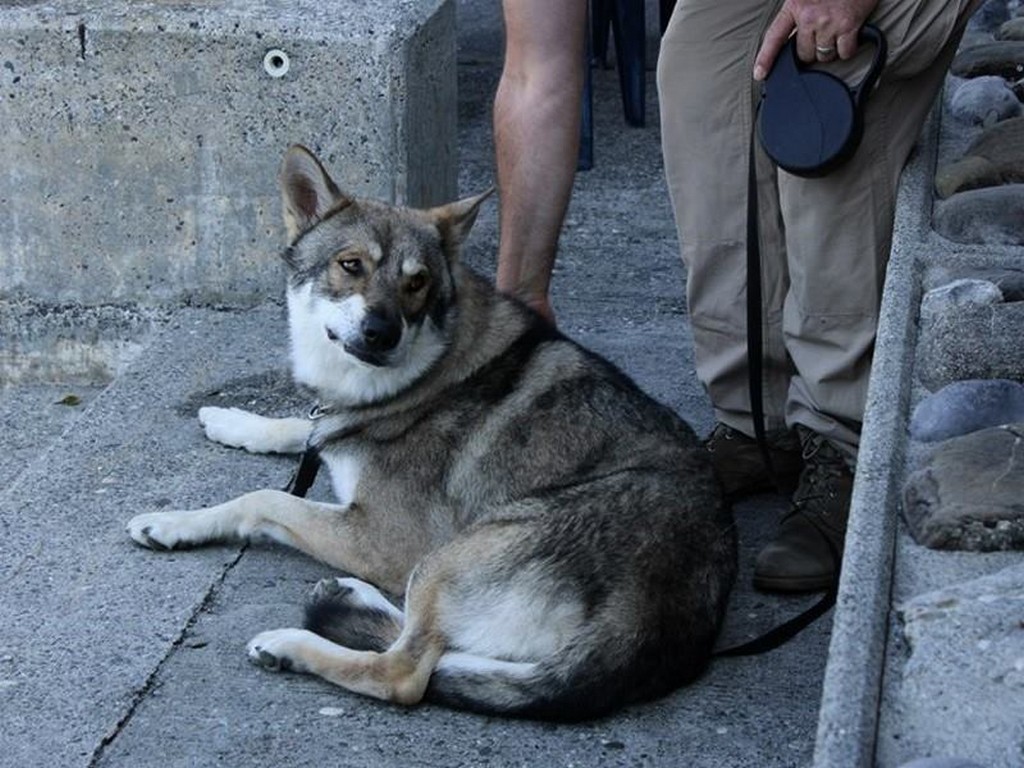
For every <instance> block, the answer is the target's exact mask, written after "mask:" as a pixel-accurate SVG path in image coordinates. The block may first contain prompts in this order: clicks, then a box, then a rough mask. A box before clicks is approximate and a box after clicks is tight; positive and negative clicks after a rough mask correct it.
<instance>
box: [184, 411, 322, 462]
mask: <svg viewBox="0 0 1024 768" xmlns="http://www.w3.org/2000/svg"><path fill="white" fill-rule="evenodd" d="M199 423H200V424H201V425H202V426H203V431H205V432H206V436H207V438H209V439H210V440H213V441H214V442H215V443H220V444H221V445H227V446H229V447H231V448H244V449H245V450H247V451H248V452H249V453H301V452H302V451H303V450H304V449H305V447H306V439H307V438H308V437H309V432H310V430H311V429H312V425H311V424H310V422H309V421H308V420H307V419H271V418H268V417H266V416H260V415H259V414H256V413H250V412H249V411H243V410H242V409H241V408H218V407H216V406H206V407H204V408H200V409H199Z"/></svg>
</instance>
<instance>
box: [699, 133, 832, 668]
mask: <svg viewBox="0 0 1024 768" xmlns="http://www.w3.org/2000/svg"><path fill="white" fill-rule="evenodd" d="M755 135H756V131H751V136H750V159H749V162H748V170H747V370H748V374H749V378H748V381H749V386H750V415H751V418H752V419H753V422H754V437H755V438H756V439H757V445H758V447H759V448H760V449H761V457H762V459H763V460H764V465H765V467H766V468H767V470H768V473H769V474H770V475H771V476H772V477H773V478H776V480H775V484H776V486H778V479H777V477H776V474H775V468H774V466H773V465H772V457H771V451H770V450H769V448H768V439H767V437H766V435H765V425H764V385H763V381H764V346H763V345H764V334H763V329H762V323H761V313H762V301H761V242H760V238H761V230H760V226H759V223H758V219H759V213H758V210H757V163H756V151H757V150H756V146H755V143H754V142H755ZM825 542H826V543H827V544H828V547H829V551H830V552H831V554H832V560H833V561H834V562H835V563H836V565H837V567H836V568H835V569H834V571H835V578H833V580H832V583H831V584H830V585H829V588H828V591H827V592H826V593H825V594H824V595H823V596H822V597H821V599H820V600H819V601H818V602H816V603H815V604H814V605H812V606H811V607H810V608H808V609H807V610H805V611H803V612H801V613H799V614H797V615H796V616H794V617H793V618H791V619H789V620H788V621H785V622H784V623H782V624H779V625H778V626H777V627H773V628H772V629H770V630H768V631H767V632H765V633H764V634H763V635H761V636H760V637H756V638H754V639H753V640H751V641H749V642H746V643H742V644H740V645H737V646H733V647H732V648H725V649H723V650H721V651H716V652H715V653H713V654H712V656H714V657H725V658H728V657H733V656H756V655H758V654H761V653H766V652H767V651H771V650H774V649H776V648H778V647H779V646H780V645H782V644H783V643H786V642H788V641H789V640H792V639H793V638H794V637H796V636H797V635H798V634H800V632H802V631H803V630H804V629H806V628H807V627H809V626H810V625H811V624H812V623H814V621H815V620H817V619H818V618H819V617H821V616H822V615H823V614H825V613H826V612H827V611H828V610H829V609H830V608H831V607H832V606H833V605H835V603H836V596H837V594H838V592H839V568H838V564H839V559H840V558H839V553H838V552H837V551H836V550H835V547H833V546H832V542H830V541H829V540H828V539H827V538H826V539H825Z"/></svg>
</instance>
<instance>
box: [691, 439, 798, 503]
mask: <svg viewBox="0 0 1024 768" xmlns="http://www.w3.org/2000/svg"><path fill="white" fill-rule="evenodd" d="M766 437H767V439H768V451H769V455H770V456H771V459H772V469H773V470H774V472H775V475H774V477H773V476H772V474H771V473H769V471H768V469H767V467H765V464H764V457H763V456H762V455H761V448H760V446H758V444H757V440H755V439H754V438H752V437H747V436H746V435H744V434H743V433H742V432H740V431H738V430H735V429H733V428H732V427H729V426H726V425H725V424H721V423H719V424H716V425H715V429H714V431H713V432H712V433H711V436H710V437H709V438H708V439H707V440H705V441H704V447H705V448H706V449H707V451H708V453H709V454H710V455H711V464H712V465H713V466H714V468H715V473H716V474H717V475H718V479H719V481H720V482H721V483H722V489H723V490H724V491H725V497H726V498H727V499H728V500H729V501H735V500H737V499H740V498H742V497H744V496H749V495H751V494H754V493H764V492H769V491H774V490H778V491H780V492H782V493H792V492H793V489H794V488H796V485H797V479H798V478H799V476H800V470H801V469H802V468H803V460H802V459H801V448H800V440H799V438H798V437H797V435H796V433H795V432H793V431H792V430H788V429H778V430H772V431H771V432H769V433H768V434H767V435H766ZM776 482H777V483H778V487H776Z"/></svg>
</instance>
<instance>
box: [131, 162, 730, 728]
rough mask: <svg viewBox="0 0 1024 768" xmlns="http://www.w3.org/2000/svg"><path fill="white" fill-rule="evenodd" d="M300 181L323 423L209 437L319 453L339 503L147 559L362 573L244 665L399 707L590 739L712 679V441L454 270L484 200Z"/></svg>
mask: <svg viewBox="0 0 1024 768" xmlns="http://www.w3.org/2000/svg"><path fill="white" fill-rule="evenodd" d="M279 181H280V186H281V191H282V198H283V203H284V206H283V207H284V218H285V224H286V228H287V231H288V237H289V245H288V247H287V249H286V250H285V251H284V254H283V258H284V261H285V263H286V265H287V269H288V285H287V305H288V323H289V333H290V342H291V363H292V369H293V375H294V377H295V379H296V381H297V382H298V383H299V384H300V385H302V386H304V387H307V388H309V389H311V390H312V391H313V392H314V393H315V395H316V397H317V398H318V403H319V404H318V405H317V407H316V408H315V409H314V412H313V413H311V417H312V418H310V419H299V418H285V419H269V418H265V417H262V416H259V415H257V414H253V413H249V412H246V411H242V410H238V409H231V408H203V409H201V410H200V413H199V417H200V421H201V422H202V424H203V426H204V428H205V431H206V435H207V436H208V437H209V438H211V439H213V440H215V441H218V442H220V443H224V444H226V445H230V446H234V447H243V448H246V449H247V450H249V451H253V452H277V453H289V452H302V451H303V450H304V449H306V448H307V446H311V447H314V448H315V449H316V450H317V451H318V452H319V456H320V457H321V459H322V461H323V464H324V465H325V466H326V467H327V468H328V469H329V471H330V478H331V484H332V489H333V492H334V495H335V496H336V497H337V503H335V504H327V503H317V502H313V501H308V500H305V499H303V498H299V497H297V496H294V495H290V494H288V493H285V492H283V491H275V490H260V491H256V492H254V493H249V494H246V495H243V496H241V497H239V498H237V499H234V500H233V501H228V502H226V503H224V504H220V505H217V506H213V507H210V508H206V509H199V510H192V511H175V512H155V513H149V514H143V515H139V516H138V517H135V518H134V519H132V520H131V521H130V523H129V524H128V532H129V534H130V536H131V537H132V539H134V541H135V542H137V543H138V544H141V545H142V546H144V547H148V548H150V549H155V550H172V549H178V548H184V547H193V546H196V545H201V544H206V543H210V542H220V541H226V540H250V539H254V538H269V539H271V540H274V541H276V542H280V543H282V544H285V545H288V546H291V547H295V548H297V549H299V550H301V551H303V552H305V553H307V554H309V555H311V556H313V557H315V558H317V559H319V560H321V561H323V562H324V563H327V564H328V565H330V566H332V567H334V568H337V569H340V570H341V571H343V572H345V573H347V574H349V575H348V576H345V577H338V578H332V579H327V580H324V581H322V582H320V583H319V584H318V585H317V586H316V588H315V589H314V592H313V596H312V601H311V602H310V604H309V605H308V606H307V609H306V628H305V629H297V628H287V629H278V630H273V631H268V632H263V633H261V634H259V635H257V636H256V637H255V638H254V639H253V640H252V641H251V642H250V643H249V644H248V648H247V650H248V654H249V657H250V659H251V660H252V661H253V662H255V663H256V664H257V665H260V666H262V667H266V668H269V669H273V670H292V671H296V672H303V673H308V674H312V675H318V676H320V677H322V678H323V679H325V680H327V681H329V682H331V683H334V684H336V685H339V686H342V687H343V688H346V689H348V690H350V691H355V692H357V693H360V694H365V695H368V696H372V697H376V698H378V699H383V700H387V701H392V702H396V703H399V704H405V705H411V704H415V703H418V702H420V701H422V700H427V701H431V702H437V703H440V704H442V705H446V706H450V707H454V708H459V709H465V710H471V711H475V712H480V713H486V714H492V715H504V716H516V717H527V718H535V719H551V720H561V721H578V720H583V719H589V718H594V717H598V716H601V715H605V714H606V713H609V712H611V711H612V710H615V709H617V708H620V707H623V706H625V705H628V704H631V703H633V702H639V701H644V700H649V699H652V698H655V697H659V696H662V695H664V694H666V693H668V692H669V691H672V690H674V689H676V688H677V687H679V686H681V685H684V684H686V683H688V682H691V681H693V680H694V679H695V678H697V677H698V676H699V675H700V674H701V673H702V672H703V670H704V669H705V668H706V666H707V665H708V663H709V659H710V655H711V652H712V647H713V645H714V643H715V640H716V637H717V635H718V632H719V629H720V626H721V624H722V621H723V616H724V614H725V610H726V604H727V601H728V597H729V593H730V590H731V588H732V584H733V581H734V579H735V574H736V560H737V553H736V547H737V544H736V534H735V528H734V523H733V520H732V517H731V512H730V511H729V508H728V506H727V505H726V504H725V502H724V501H723V496H722V492H721V489H720V487H719V485H718V482H717V480H716V478H715V477H714V475H713V472H712V469H711V466H710V463H709V461H708V459H707V456H706V452H705V451H704V450H703V449H702V448H701V446H700V444H699V442H698V440H697V438H696V436H695V435H694V433H693V431H692V429H691V428H690V427H689V426H688V425H687V424H685V423H684V422H683V421H682V420H681V419H680V418H679V417H678V416H677V415H676V414H675V413H674V412H673V411H672V410H670V409H669V408H667V407H665V406H663V405H661V404H658V403H656V402H655V401H654V400H652V399H651V398H649V397H648V396H646V395H645V394H643V393H642V392H641V391H640V389H639V388H638V387H637V386H636V384H634V383H633V382H632V381H631V380H630V379H629V378H628V377H627V376H626V375H624V374H623V373H622V372H621V371H620V370H618V369H617V368H616V367H614V366H613V365H612V364H611V363H609V362H607V361H606V360H604V359H603V358H601V357H599V356H598V355H596V354H593V353H592V352H589V351H587V350H585V349H583V348H582V347H580V346H579V345H577V344H575V343H574V342H572V341H570V340H569V339H567V338H566V337H565V336H563V335H562V334H561V333H560V332H559V331H558V330H556V329H555V328H554V327H553V326H552V325H551V324H550V323H548V322H547V321H545V320H544V319H543V318H542V317H541V316H540V315H538V314H536V313H534V312H533V311H531V310H530V309H528V308H526V307H525V306H523V305H522V304H520V303H519V302H517V301H515V300H513V299H511V298H508V297H506V296H503V295H501V294H499V293H497V292H496V291H495V289H494V288H493V287H492V286H491V285H490V284H489V282H487V281H486V280H484V279H483V278H482V277H480V276H479V275H477V274H475V273H474V272H473V271H471V270H470V269H469V268H467V267H466V266H464V265H462V264H461V263H460V262H459V251H460V246H461V245H462V244H463V242H464V240H465V238H466V236H467V234H468V232H469V230H470V227H471V226H472V224H473V222H474V220H475V218H476V215H477V212H478V210H479V207H480V205H481V203H482V202H483V200H484V198H486V196H487V194H489V193H484V194H483V195H479V196H476V197H470V198H466V199H463V200H460V201H458V202H454V203H451V204H448V205H445V206H441V207H436V208H432V209H429V210H416V209H410V208H399V207H394V206H391V205H387V204H384V203H381V202H375V201H371V200H364V199H357V198H355V197H353V196H350V195H348V194H346V193H344V192H342V191H341V190H339V188H338V187H337V185H336V184H335V183H334V181H333V180H332V179H331V178H330V176H328V174H327V172H326V171H325V170H324V168H323V166H322V165H321V163H320V161H319V160H318V159H317V158H316V157H315V156H314V155H313V154H312V153H311V152H309V151H308V150H306V149H305V148H303V147H301V146H294V147H292V148H290V149H289V150H288V152H287V153H286V155H285V157H284V160H283V162H282V166H281V172H280V180H279ZM385 593H388V594H391V595H393V596H394V598H395V600H396V602H397V601H398V599H399V598H401V597H403V596H404V603H399V604H401V605H402V606H403V607H401V608H399V607H398V605H396V602H393V601H392V600H390V599H388V598H387V597H386V596H385Z"/></svg>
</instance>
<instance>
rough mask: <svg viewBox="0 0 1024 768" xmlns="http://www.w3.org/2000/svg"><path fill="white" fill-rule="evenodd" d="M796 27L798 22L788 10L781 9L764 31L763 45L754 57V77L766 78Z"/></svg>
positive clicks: (758, 78)
mask: <svg viewBox="0 0 1024 768" xmlns="http://www.w3.org/2000/svg"><path fill="white" fill-rule="evenodd" d="M795 28H796V22H795V21H794V20H793V17H792V16H790V15H789V14H788V13H787V12H786V11H781V12H780V13H779V14H778V15H777V16H776V17H775V18H774V19H773V20H772V23H771V24H770V25H769V26H768V31H767V32H765V33H764V39H763V40H762V41H761V47H760V48H759V49H758V51H757V56H756V57H755V58H754V79H755V80H764V79H765V78H766V77H767V76H768V72H769V71H770V70H771V68H772V64H774V63H775V59H776V57H777V56H778V55H779V51H781V50H782V46H784V45H785V44H786V41H787V40H789V36H790V34H792V32H793V30H794V29H795Z"/></svg>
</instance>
